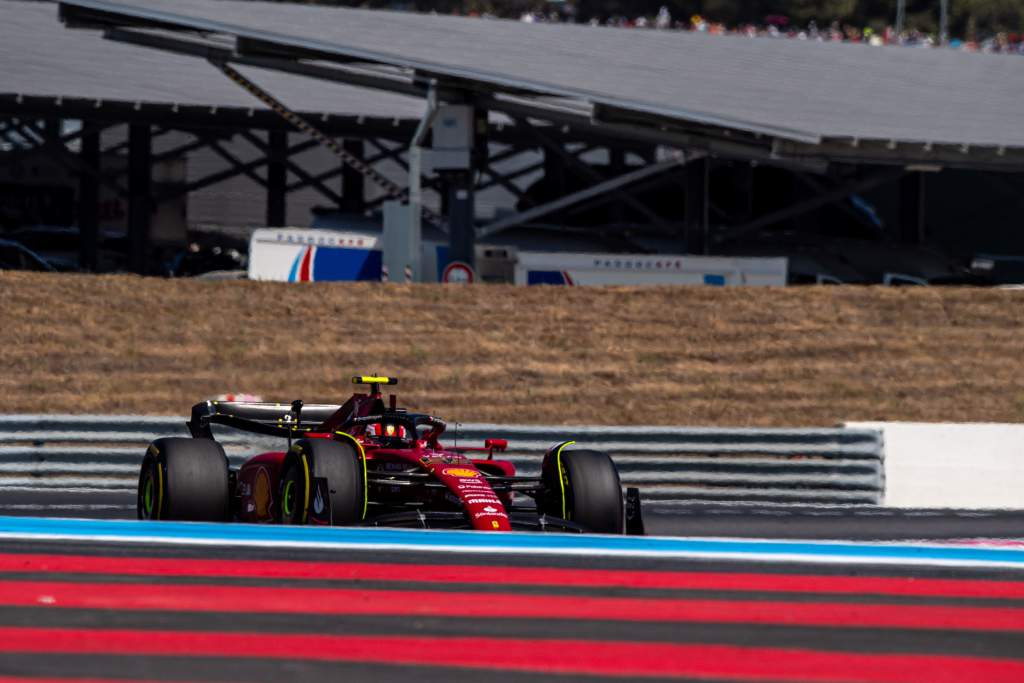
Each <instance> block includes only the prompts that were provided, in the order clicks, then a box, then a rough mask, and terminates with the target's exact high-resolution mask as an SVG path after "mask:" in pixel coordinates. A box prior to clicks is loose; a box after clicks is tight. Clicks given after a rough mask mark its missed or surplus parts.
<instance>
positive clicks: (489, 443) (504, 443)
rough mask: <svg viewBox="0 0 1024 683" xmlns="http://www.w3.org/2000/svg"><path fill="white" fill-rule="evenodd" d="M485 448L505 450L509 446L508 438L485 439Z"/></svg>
mask: <svg viewBox="0 0 1024 683" xmlns="http://www.w3.org/2000/svg"><path fill="white" fill-rule="evenodd" d="M484 448H486V449H487V450H489V451H499V452H501V451H504V450H505V449H507V448H508V439H484Z"/></svg>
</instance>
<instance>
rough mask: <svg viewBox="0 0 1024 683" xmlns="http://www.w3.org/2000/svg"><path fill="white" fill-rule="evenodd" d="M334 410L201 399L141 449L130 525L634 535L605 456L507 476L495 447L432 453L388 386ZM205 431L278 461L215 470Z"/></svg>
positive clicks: (564, 451) (213, 447)
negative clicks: (180, 431) (255, 437)
mask: <svg viewBox="0 0 1024 683" xmlns="http://www.w3.org/2000/svg"><path fill="white" fill-rule="evenodd" d="M353 383H354V384H358V385H367V386H369V393H365V394H363V393H355V394H353V396H352V397H351V398H349V399H348V401H346V402H345V403H344V404H343V405H340V406H338V405H304V404H303V402H302V401H294V402H292V403H291V405H290V406H288V405H282V404H276V403H241V402H218V401H207V402H204V403H199V404H197V405H195V406H194V407H193V408H192V416H191V419H190V420H189V421H188V423H187V425H188V428H189V431H190V432H191V434H192V438H162V439H157V440H156V441H154V442H152V443H151V444H150V446H149V448H148V449H147V451H146V455H145V457H144V459H143V462H142V469H141V472H140V474H139V490H138V515H139V518H140V519H148V520H193V521H240V522H252V523H279V524H320V525H369V526H399V527H420V528H448V529H477V530H482V531H508V530H512V529H519V530H542V531H543V530H550V531H563V532H593V533H607V534H621V533H623V532H624V530H625V528H626V526H627V524H626V521H625V518H626V517H627V516H628V517H629V520H630V521H629V524H628V527H629V533H643V531H642V522H641V521H640V515H639V495H638V493H637V491H636V490H635V489H630V490H629V492H628V494H627V501H626V507H628V508H629V510H628V512H629V514H628V515H625V514H624V509H623V508H624V501H623V495H622V488H621V485H620V482H619V473H618V471H617V469H616V467H615V464H614V462H612V459H611V458H610V457H609V456H608V455H607V454H605V453H602V452H599V451H593V450H582V449H574V448H571V446H572V445H573V442H571V441H567V442H563V443H559V444H556V445H554V446H552V447H551V448H550V449H549V450H548V451H547V453H546V454H545V455H544V459H543V462H542V465H541V474H540V476H539V477H522V476H516V472H515V467H514V466H513V464H512V463H511V462H508V461H506V460H500V459H496V458H495V457H494V454H495V453H501V452H503V451H505V450H506V448H507V447H508V442H507V441H506V440H503V439H486V440H485V441H484V444H483V446H482V447H467V446H461V445H460V446H457V447H456V446H445V445H442V443H441V437H442V436H443V435H444V432H445V427H446V425H445V422H444V421H443V420H441V419H439V418H437V417H434V416H432V415H425V414H420V413H413V412H409V411H407V410H402V409H400V408H398V407H397V401H396V397H395V396H394V395H393V394H392V395H391V396H389V400H388V402H387V403H385V401H384V397H383V396H382V394H381V386H385V385H392V384H396V383H397V380H395V379H393V378H388V377H354V378H353ZM214 424H219V425H225V426H228V427H232V428H236V429H240V430H244V431H247V432H251V433H255V434H260V435H265V436H274V437H280V438H282V439H286V440H287V448H286V449H285V450H280V451H278V450H275V451H271V452H267V453H261V454H258V455H254V456H253V457H251V458H249V459H248V460H246V461H245V462H244V463H243V464H242V465H241V467H239V468H237V469H234V468H232V467H231V466H230V465H229V462H228V459H227V457H226V455H225V453H224V448H223V447H222V446H221V444H220V443H219V442H217V441H216V439H215V438H214V434H213V431H212V429H211V426H212V425H214Z"/></svg>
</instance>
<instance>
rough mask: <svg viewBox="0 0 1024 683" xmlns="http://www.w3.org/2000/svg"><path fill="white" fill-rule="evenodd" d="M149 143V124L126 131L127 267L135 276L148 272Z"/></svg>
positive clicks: (149, 208) (150, 144) (150, 205)
mask: <svg viewBox="0 0 1024 683" xmlns="http://www.w3.org/2000/svg"><path fill="white" fill-rule="evenodd" d="M152 142H153V136H152V132H151V131H150V127H149V124H141V123H133V124H131V125H130V126H129V127H128V196H129V198H128V265H129V267H130V268H131V270H132V271H134V272H136V273H145V272H146V271H147V267H148V259H149V227H150V219H151V217H152V212H153V206H152V198H151V195H152V192H151V187H152V159H151V155H152Z"/></svg>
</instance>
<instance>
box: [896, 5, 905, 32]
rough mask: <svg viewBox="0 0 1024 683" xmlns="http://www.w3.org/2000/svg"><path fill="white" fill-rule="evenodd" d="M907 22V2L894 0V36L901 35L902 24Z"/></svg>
mask: <svg viewBox="0 0 1024 683" xmlns="http://www.w3.org/2000/svg"><path fill="white" fill-rule="evenodd" d="M906 21H907V0H896V36H897V37H898V36H899V35H900V34H901V33H903V24H905V23H906Z"/></svg>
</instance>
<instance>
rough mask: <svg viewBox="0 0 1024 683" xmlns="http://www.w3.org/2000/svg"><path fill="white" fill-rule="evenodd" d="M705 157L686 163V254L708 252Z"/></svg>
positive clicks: (707, 162) (706, 165) (706, 171)
mask: <svg viewBox="0 0 1024 683" xmlns="http://www.w3.org/2000/svg"><path fill="white" fill-rule="evenodd" d="M709 165H710V162H709V161H708V159H707V157H704V158H702V159H694V160H693V161H691V162H690V163H688V164H687V165H686V171H685V173H686V210H685V215H684V218H683V245H684V248H685V249H686V253H688V254H706V253H708V246H709V245H708V241H709V240H708V168H709Z"/></svg>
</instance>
